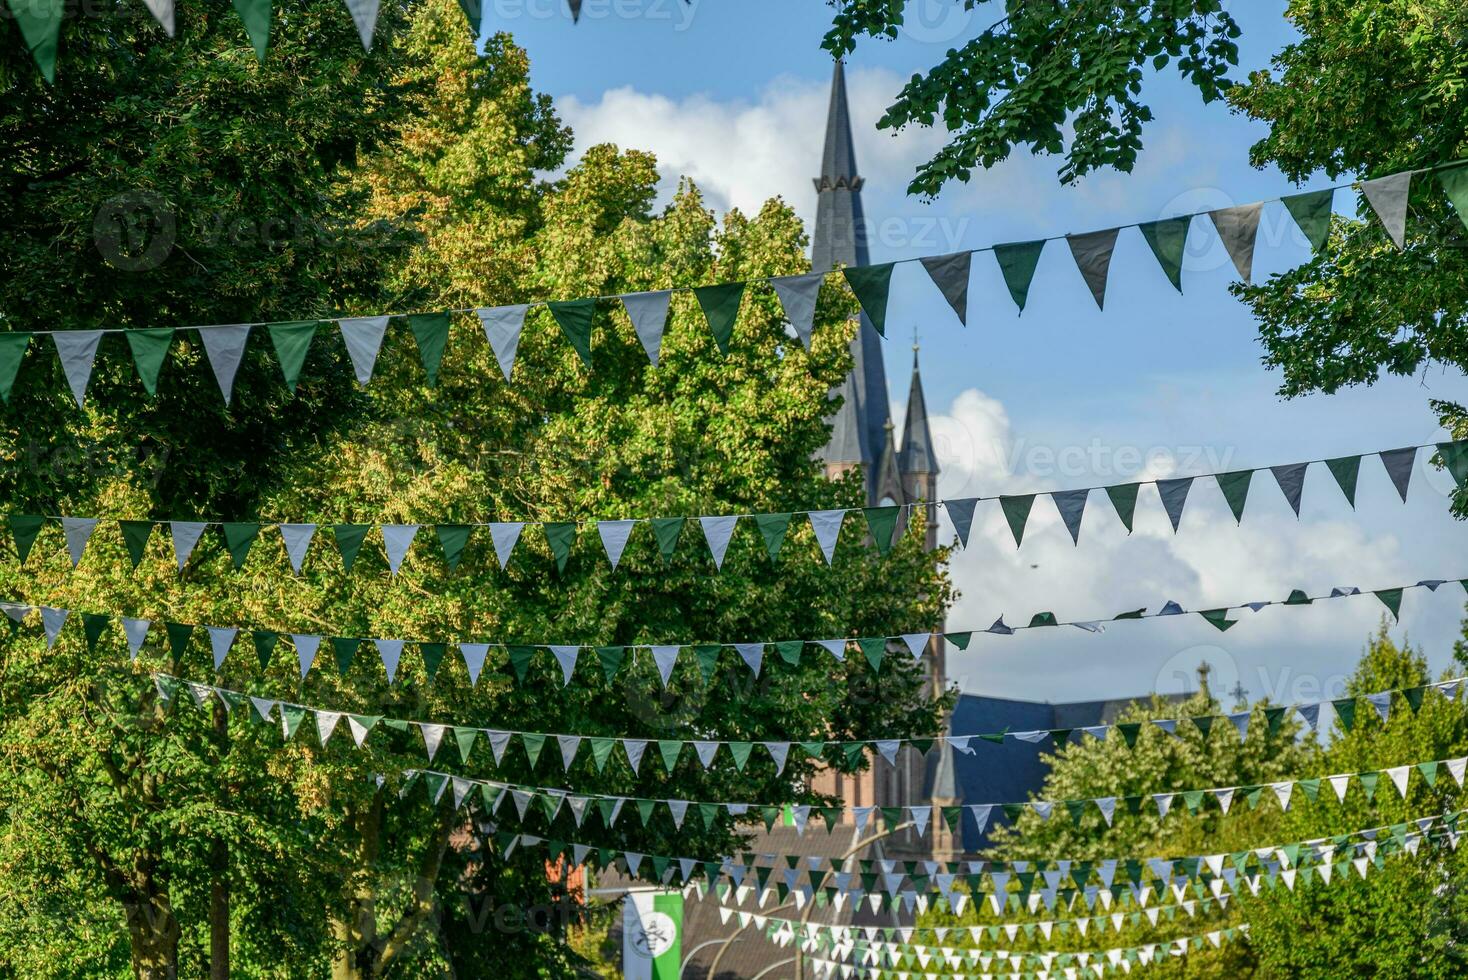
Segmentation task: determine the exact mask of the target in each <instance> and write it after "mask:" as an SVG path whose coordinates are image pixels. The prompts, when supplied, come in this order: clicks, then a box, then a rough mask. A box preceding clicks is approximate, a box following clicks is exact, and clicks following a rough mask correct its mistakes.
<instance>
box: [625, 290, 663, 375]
mask: <svg viewBox="0 0 1468 980" xmlns="http://www.w3.org/2000/svg"><path fill="white" fill-rule="evenodd" d="M672 298H673V292H672V290H669V289H658V290H654V291H653V292H649V293H628V294H626V295H625V296H623V297H622V306H623V307H624V308H625V309H626V310H627V319H629V320H631V321H632V329H633V330H635V331H636V332H637V339H638V340H639V341H641V343H642V349H643V350H645V351H647V359H648V360H649V361H652V363H653V366H654V367H656V366H657V363H658V358H659V357H660V356H661V354H662V349H663V327H664V325H665V324H666V323H667V322H668V304H669V302H670V301H671V300H672Z"/></svg>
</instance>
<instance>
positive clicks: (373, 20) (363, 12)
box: [346, 0, 379, 51]
mask: <svg viewBox="0 0 1468 980" xmlns="http://www.w3.org/2000/svg"><path fill="white" fill-rule="evenodd" d="M346 2H347V10H349V11H351V14H352V23H354V24H356V25H357V36H358V37H360V38H361V39H362V50H363V51H371V50H372V32H373V31H375V30H376V29H377V5H378V2H379V0H346Z"/></svg>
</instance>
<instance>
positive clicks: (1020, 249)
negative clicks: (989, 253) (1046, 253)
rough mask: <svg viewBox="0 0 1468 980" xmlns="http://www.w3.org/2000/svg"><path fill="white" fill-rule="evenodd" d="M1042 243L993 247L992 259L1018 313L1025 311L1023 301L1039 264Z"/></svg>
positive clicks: (1027, 294)
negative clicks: (995, 260)
mask: <svg viewBox="0 0 1468 980" xmlns="http://www.w3.org/2000/svg"><path fill="white" fill-rule="evenodd" d="M1044 248H1045V242H1044V241H1038V242H1013V243H1010V244H1008V245H995V246H994V258H996V259H998V260H999V271H1000V272H1002V273H1003V274H1004V284H1005V285H1006V286H1008V287H1009V295H1010V296H1011V297H1012V298H1013V299H1014V305H1015V306H1018V307H1019V311H1020V312H1021V313H1023V312H1024V311H1025V300H1026V299H1028V298H1029V295H1030V282H1031V281H1032V280H1033V279H1034V278H1035V266H1036V265H1038V264H1039V262H1040V253H1041V252H1042V251H1043V250H1044Z"/></svg>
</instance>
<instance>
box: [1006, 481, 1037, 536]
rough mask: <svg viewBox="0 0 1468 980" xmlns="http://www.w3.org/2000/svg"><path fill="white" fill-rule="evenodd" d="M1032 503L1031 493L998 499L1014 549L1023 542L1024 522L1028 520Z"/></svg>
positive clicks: (1033, 500) (1032, 495)
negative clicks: (1011, 536) (1012, 539)
mask: <svg viewBox="0 0 1468 980" xmlns="http://www.w3.org/2000/svg"><path fill="white" fill-rule="evenodd" d="M1034 503H1035V495H1034V494H1032V493H1026V494H1022V495H1020V496H1017V497H1000V498H999V506H1000V507H1002V508H1003V509H1004V519H1005V520H1006V521H1008V522H1009V531H1010V533H1011V534H1013V535H1014V546H1015V547H1016V548H1018V547H1019V545H1020V542H1021V541H1023V540H1024V536H1025V522H1027V521H1028V520H1029V519H1030V508H1031V507H1032V506H1034Z"/></svg>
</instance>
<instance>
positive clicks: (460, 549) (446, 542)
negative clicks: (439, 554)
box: [435, 524, 473, 569]
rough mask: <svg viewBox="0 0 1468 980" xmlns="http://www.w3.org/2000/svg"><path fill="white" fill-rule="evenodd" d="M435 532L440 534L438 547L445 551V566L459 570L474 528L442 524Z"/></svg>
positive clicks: (466, 525)
mask: <svg viewBox="0 0 1468 980" xmlns="http://www.w3.org/2000/svg"><path fill="white" fill-rule="evenodd" d="M435 530H436V531H437V532H438V546H439V547H440V548H442V549H443V560H444V564H446V565H448V566H449V568H450V569H455V568H458V567H459V559H461V558H463V557H464V546H465V545H467V544H468V543H469V532H470V531H472V530H473V528H472V527H470V526H469V525H468V524H440V525H438V526H437V527H436V528H435Z"/></svg>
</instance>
